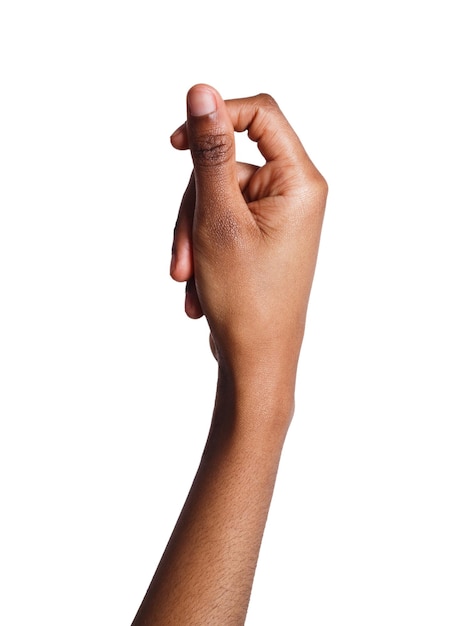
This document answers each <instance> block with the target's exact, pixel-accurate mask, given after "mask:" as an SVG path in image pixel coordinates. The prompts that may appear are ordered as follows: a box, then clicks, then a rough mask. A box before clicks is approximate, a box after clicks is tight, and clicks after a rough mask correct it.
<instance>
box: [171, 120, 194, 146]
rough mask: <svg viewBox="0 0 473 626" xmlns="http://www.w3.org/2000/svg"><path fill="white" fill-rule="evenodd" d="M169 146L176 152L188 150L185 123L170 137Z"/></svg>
mask: <svg viewBox="0 0 473 626" xmlns="http://www.w3.org/2000/svg"><path fill="white" fill-rule="evenodd" d="M170 141H171V145H172V146H173V148H176V150H187V149H188V148H189V140H188V138H187V122H184V124H182V125H181V126H179V128H177V129H176V130H175V131H174V132H173V134H172V135H171V137H170Z"/></svg>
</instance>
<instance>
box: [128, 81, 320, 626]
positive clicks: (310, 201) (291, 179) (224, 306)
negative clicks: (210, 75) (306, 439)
mask: <svg viewBox="0 0 473 626" xmlns="http://www.w3.org/2000/svg"><path fill="white" fill-rule="evenodd" d="M187 102H188V117H187V122H186V124H184V125H183V126H181V127H180V128H179V129H178V130H177V131H176V132H175V133H174V134H173V135H172V137H171V142H172V144H173V146H174V147H175V148H177V149H181V150H185V149H190V151H191V154H192V158H193V162H194V172H193V174H192V177H191V180H190V182H189V186H188V188H187V190H186V192H185V194H184V197H183V201H182V204H181V208H180V211H179V216H178V219H177V223H176V229H175V234H174V246H173V257H172V261H171V275H172V277H173V278H174V279H175V280H177V281H186V282H187V290H186V303H185V309H186V312H187V314H188V315H189V316H190V317H193V318H197V317H200V316H201V315H205V316H206V318H207V321H208V324H209V327H210V331H211V344H212V350H213V353H214V355H215V357H216V359H217V361H218V372H219V373H218V382H217V393H216V400H215V408H214V414H213V419H212V425H211V428H210V432H209V437H208V441H207V445H206V448H205V450H204V453H203V456H202V461H201V464H200V467H199V469H198V471H197V474H196V477H195V480H194V483H193V485H192V487H191V490H190V492H189V496H188V498H187V501H186V503H185V504H184V507H183V510H182V513H181V515H180V517H179V519H178V521H177V524H176V527H175V529H174V531H173V533H172V535H171V538H170V540H169V543H168V546H167V548H166V550H165V552H164V554H163V556H162V559H161V561H160V563H159V566H158V568H157V571H156V574H155V576H154V578H153V580H152V581H151V584H150V587H149V589H148V592H147V594H146V596H145V598H144V600H143V603H142V605H141V607H140V609H139V611H138V613H137V615H136V617H135V620H134V622H133V626H155V625H160V626H164V625H172V626H179V625H181V624H182V625H183V626H194V625H195V626H197V625H205V626H210V625H213V624H215V625H219V626H222V625H227V624H228V625H241V624H244V621H245V617H246V612H247V608H248V603H249V599H250V593H251V587H252V584H253V577H254V572H255V568H256V563H257V559H258V553H259V549H260V545H261V540H262V536H263V532H264V527H265V524H266V519H267V514H268V510H269V506H270V503H271V497H272V493H273V489H274V484H275V480H276V474H277V469H278V463H279V459H280V455H281V451H282V447H283V445H284V440H285V436H286V432H287V429H288V427H289V425H290V422H291V419H292V415H293V412H294V389H295V380H296V369H297V363H298V359H299V352H300V348H301V343H302V338H303V334H304V326H305V319H306V312H307V304H308V300H309V295H310V289H311V285H312V279H313V275H314V270H315V264H316V259H317V251H318V245H319V239H320V232H321V228H322V220H323V214H324V209H325V202H326V197H327V185H326V183H325V180H324V179H323V177H322V176H321V175H320V173H319V172H318V171H317V169H316V168H315V166H314V165H313V164H312V162H311V161H310V159H309V157H308V156H307V154H306V152H305V150H304V148H303V146H302V145H301V143H300V141H299V139H298V138H297V136H296V134H295V133H294V131H293V130H292V128H291V127H290V125H289V124H288V122H287V120H286V119H285V117H284V116H283V114H282V113H281V111H280V109H279V107H278V106H277V104H276V103H275V102H274V100H273V99H272V98H271V97H270V96H267V95H259V96H255V97H252V98H243V99H238V100H227V101H223V100H222V98H221V97H220V95H219V94H218V93H217V92H216V91H215V89H213V88H212V87H209V86H208V85H196V86H194V87H193V88H192V89H191V90H190V91H189V93H188V99H187ZM245 130H247V131H248V136H249V137H250V139H252V140H253V141H256V142H257V143H258V148H259V150H260V151H261V153H262V155H263V156H264V158H265V160H266V164H265V165H264V166H262V167H255V166H252V165H248V164H241V163H236V162H235V152H234V132H235V131H245Z"/></svg>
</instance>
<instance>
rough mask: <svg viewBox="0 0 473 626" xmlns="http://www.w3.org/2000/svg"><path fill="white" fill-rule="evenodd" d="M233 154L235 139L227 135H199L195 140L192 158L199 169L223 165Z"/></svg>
mask: <svg viewBox="0 0 473 626" xmlns="http://www.w3.org/2000/svg"><path fill="white" fill-rule="evenodd" d="M232 154H233V137H231V136H230V135H227V134H225V133H218V134H212V135H211V134H206V135H198V136H197V137H195V138H194V142H193V146H192V156H193V159H194V164H195V165H196V166H197V167H199V166H200V167H208V166H215V165H221V164H222V163H226V162H227V161H229V160H230V159H231V157H232Z"/></svg>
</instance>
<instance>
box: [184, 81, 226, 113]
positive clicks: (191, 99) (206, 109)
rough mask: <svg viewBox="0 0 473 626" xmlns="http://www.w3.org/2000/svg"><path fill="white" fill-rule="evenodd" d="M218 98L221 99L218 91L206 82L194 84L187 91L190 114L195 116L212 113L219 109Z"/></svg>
mask: <svg viewBox="0 0 473 626" xmlns="http://www.w3.org/2000/svg"><path fill="white" fill-rule="evenodd" d="M217 99H220V95H219V94H218V92H217V91H216V90H215V89H214V88H213V87H211V86H210V85H206V84H204V83H199V84H197V85H194V86H193V87H191V88H190V89H189V91H188V92H187V107H188V110H189V114H190V115H192V116H193V117H202V116H204V115H211V114H212V113H215V111H216V110H217V106H218V104H217Z"/></svg>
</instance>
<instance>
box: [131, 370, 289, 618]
mask: <svg viewBox="0 0 473 626" xmlns="http://www.w3.org/2000/svg"><path fill="white" fill-rule="evenodd" d="M256 383H257V381H256V380H255V381H254V383H253V385H252V386H251V387H250V388H248V389H247V391H246V392H244V393H243V392H241V391H239V390H237V391H236V392H235V384H234V383H233V382H230V381H228V380H226V379H224V380H222V376H220V379H219V385H218V392H217V398H216V404H215V411H214V417H213V421H212V427H211V430H210V433H209V438H208V441H207V445H206V448H205V451H204V454H203V456H202V461H201V464H200V467H199V469H198V471H197V474H196V477H195V480H194V483H193V485H192V487H191V490H190V492H189V496H188V498H187V501H186V503H185V505H184V508H183V510H182V513H181V515H180V517H179V520H178V522H177V524H176V527H175V529H174V532H173V534H172V536H171V538H170V540H169V543H168V546H167V548H166V550H165V553H164V555H163V557H162V559H161V562H160V564H159V566H158V569H157V571H156V574H155V576H154V578H153V581H152V583H151V585H150V588H149V590H148V593H147V595H146V597H145V599H144V601H143V604H142V606H141V608H140V610H139V612H138V614H137V616H136V618H135V621H134V624H133V626H145V625H146V626H151V625H158V624H159V625H165V624H172V625H173V626H178V625H180V624H182V625H186V626H193V625H200V624H202V625H206V626H207V625H211V624H218V625H219V626H222V625H224V624H225V625H227V624H232V625H233V624H235V625H236V624H243V623H244V621H245V616H246V611H247V607H248V602H249V598H250V592H251V586H252V583H253V577H254V572H255V568H256V563H257V559H258V553H259V549H260V545H261V540H262V536H263V531H264V527H265V523H266V519H267V515H268V510H269V506H270V502H271V497H272V493H273V489H274V484H275V480H276V474H277V468H278V464H279V459H280V455H281V450H282V447H283V443H284V438H285V435H286V432H287V428H288V426H289V423H290V420H291V417H292V407H293V398H292V395H291V393H289V394H288V393H287V390H286V388H287V387H289V388H290V384H284V381H281V383H282V384H281V385H278V388H279V391H277V392H274V390H268V389H266V388H265V387H262V388H260V390H259V391H258V389H257V384H256ZM274 383H276V381H274ZM281 390H282V391H281Z"/></svg>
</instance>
